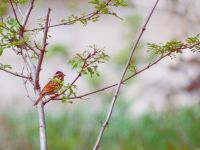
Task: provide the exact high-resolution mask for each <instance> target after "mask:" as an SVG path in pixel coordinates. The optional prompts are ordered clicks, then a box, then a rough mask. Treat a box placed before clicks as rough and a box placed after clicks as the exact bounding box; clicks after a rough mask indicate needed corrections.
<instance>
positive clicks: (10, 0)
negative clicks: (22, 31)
mask: <svg viewBox="0 0 200 150" xmlns="http://www.w3.org/2000/svg"><path fill="white" fill-rule="evenodd" d="M9 2H10V4H11V7H12V10H13V13H14V15H15V19H16V20H17V23H18V24H19V26H22V25H21V23H20V22H19V19H18V17H17V13H16V11H15V8H14V5H13V2H12V0H9Z"/></svg>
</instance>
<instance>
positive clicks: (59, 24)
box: [26, 0, 111, 31]
mask: <svg viewBox="0 0 200 150" xmlns="http://www.w3.org/2000/svg"><path fill="white" fill-rule="evenodd" d="M110 2H111V0H108V1H107V3H106V4H105V6H104V7H102V8H101V9H98V10H96V11H94V12H91V13H89V14H87V15H84V16H81V17H79V18H77V19H74V20H71V21H68V22H64V23H58V24H54V25H50V26H49V28H53V27H58V26H64V25H71V24H73V23H74V22H77V21H80V20H82V19H84V20H88V19H91V18H92V17H94V16H96V15H99V14H101V13H100V12H101V10H102V9H104V8H105V7H107V6H108V5H109V4H110ZM43 29H44V27H42V28H35V29H31V30H26V31H36V30H43Z"/></svg>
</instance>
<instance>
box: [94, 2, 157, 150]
mask: <svg viewBox="0 0 200 150" xmlns="http://www.w3.org/2000/svg"><path fill="white" fill-rule="evenodd" d="M158 2H159V0H156V2H155V4H154V6H153V8H152V10H151V12H150V14H149V16H148V17H147V20H146V21H145V24H144V26H143V28H142V30H141V32H140V34H139V37H138V38H137V41H136V43H135V45H134V47H133V48H132V50H131V52H130V54H129V58H128V60H127V63H126V65H125V68H124V70H123V72H122V75H121V78H120V80H119V82H118V84H117V88H116V90H115V94H114V96H113V99H112V102H111V104H110V107H109V110H108V113H107V117H106V119H105V121H104V123H103V125H102V127H101V129H100V131H99V134H98V137H97V140H96V143H95V145H94V147H93V150H98V149H99V145H100V142H101V139H102V136H103V133H104V131H105V129H106V127H107V126H108V123H109V121H110V118H111V116H112V112H113V109H114V106H115V103H116V100H117V97H118V94H119V91H120V87H121V84H122V82H123V78H124V76H125V74H126V72H127V70H128V67H129V65H130V62H131V58H132V56H133V54H134V52H135V49H136V47H137V46H138V43H139V41H140V39H141V37H142V35H143V33H144V31H145V29H146V26H147V24H148V22H149V20H150V18H151V16H152V14H153V12H154V10H155V7H156V5H157V4H158Z"/></svg>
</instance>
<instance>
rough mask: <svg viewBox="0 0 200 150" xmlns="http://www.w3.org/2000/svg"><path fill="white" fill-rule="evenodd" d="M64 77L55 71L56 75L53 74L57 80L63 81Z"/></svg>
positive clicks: (61, 73)
mask: <svg viewBox="0 0 200 150" xmlns="http://www.w3.org/2000/svg"><path fill="white" fill-rule="evenodd" d="M64 76H65V74H64V73H63V72H61V71H56V73H55V75H54V78H57V79H59V80H61V81H63V80H64Z"/></svg>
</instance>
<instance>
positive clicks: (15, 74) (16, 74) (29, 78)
mask: <svg viewBox="0 0 200 150" xmlns="http://www.w3.org/2000/svg"><path fill="white" fill-rule="evenodd" d="M0 70H2V71H5V72H7V73H9V74H12V75H14V76H17V77H20V78H24V79H28V80H32V78H31V77H28V76H24V75H22V74H19V73H17V72H12V71H10V70H7V69H4V68H1V67H0Z"/></svg>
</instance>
